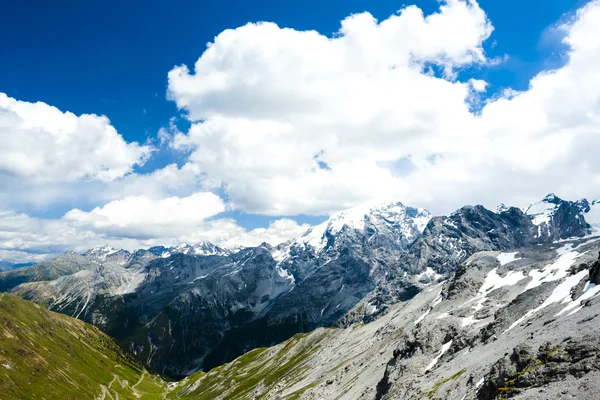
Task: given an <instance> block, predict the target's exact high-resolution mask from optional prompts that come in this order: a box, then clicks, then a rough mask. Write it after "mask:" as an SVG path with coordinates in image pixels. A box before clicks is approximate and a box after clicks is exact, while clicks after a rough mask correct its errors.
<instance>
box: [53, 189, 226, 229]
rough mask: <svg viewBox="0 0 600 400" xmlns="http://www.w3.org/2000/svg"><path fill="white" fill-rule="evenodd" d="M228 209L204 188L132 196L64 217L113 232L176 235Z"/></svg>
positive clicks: (73, 212)
mask: <svg viewBox="0 0 600 400" xmlns="http://www.w3.org/2000/svg"><path fill="white" fill-rule="evenodd" d="M225 210H226V207H225V203H224V202H223V200H222V199H221V198H220V197H219V196H217V195H216V194H214V193H210V192H201V193H194V194H193V195H191V196H188V197H183V198H179V197H169V198H165V199H158V200H156V199H152V198H149V197H146V196H130V197H125V198H124V199H121V200H115V201H112V202H110V203H108V204H105V205H104V206H102V207H96V208H94V209H93V210H92V211H90V212H85V211H81V210H79V209H74V210H71V211H69V212H68V213H67V214H66V215H65V216H64V219H66V220H68V221H71V222H72V223H73V224H75V225H77V226H81V227H85V228H88V229H92V230H94V231H100V232H106V233H107V234H109V235H112V236H123V237H134V238H140V237H144V238H150V237H156V236H158V235H162V236H170V235H177V233H178V232H182V231H185V230H190V229H193V228H194V227H196V226H197V225H199V224H200V223H202V222H203V221H204V220H206V219H207V218H209V217H212V216H214V215H216V214H219V213H221V212H223V211H225Z"/></svg>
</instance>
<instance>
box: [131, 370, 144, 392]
mask: <svg viewBox="0 0 600 400" xmlns="http://www.w3.org/2000/svg"><path fill="white" fill-rule="evenodd" d="M144 375H146V371H145V370H144V372H142V376H140V380H139V381H137V383H136V384H135V385H133V386H132V387H131V391H132V392H133V395H134V396H135V397H142V395H141V394H140V393H139V392H138V391H137V390H136V389H135V387H136V386H137V385H139V384H140V383H142V380H143V379H144Z"/></svg>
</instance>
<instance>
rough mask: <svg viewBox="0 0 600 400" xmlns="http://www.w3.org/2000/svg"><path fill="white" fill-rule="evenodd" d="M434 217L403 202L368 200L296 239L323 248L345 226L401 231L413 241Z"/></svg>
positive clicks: (363, 229)
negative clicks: (374, 201)
mask: <svg viewBox="0 0 600 400" xmlns="http://www.w3.org/2000/svg"><path fill="white" fill-rule="evenodd" d="M431 218H432V215H431V214H430V213H429V212H428V211H427V210H425V209H423V208H414V207H407V206H405V205H404V204H402V203H401V202H395V203H373V202H369V203H364V204H361V205H359V206H356V207H353V208H350V209H347V210H343V211H339V212H337V213H335V214H333V215H332V216H331V217H330V218H329V219H328V220H327V221H325V222H323V223H321V224H319V225H316V226H314V227H312V228H310V229H309V230H308V231H306V233H305V234H304V235H302V237H300V238H299V239H298V241H297V242H301V243H304V244H307V245H309V246H311V247H313V248H314V249H316V250H322V249H323V248H324V247H325V246H326V245H327V242H328V237H331V236H335V235H338V234H339V233H340V232H342V231H344V230H345V229H349V230H355V231H365V230H367V229H374V230H375V231H381V230H390V229H393V230H399V231H400V233H401V234H402V237H403V238H402V240H403V241H404V242H406V243H407V244H410V243H412V241H414V239H416V237H418V236H419V235H420V234H421V233H422V232H423V230H424V229H425V227H426V226H427V223H428V222H429V220H430V219H431Z"/></svg>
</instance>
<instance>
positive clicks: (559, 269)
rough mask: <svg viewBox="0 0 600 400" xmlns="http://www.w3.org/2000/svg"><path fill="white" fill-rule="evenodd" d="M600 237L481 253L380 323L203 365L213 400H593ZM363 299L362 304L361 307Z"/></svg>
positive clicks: (194, 389) (196, 380)
mask: <svg viewBox="0 0 600 400" xmlns="http://www.w3.org/2000/svg"><path fill="white" fill-rule="evenodd" d="M599 252H600V239H598V238H596V239H593V240H592V239H582V240H574V241H566V242H562V243H558V244H547V245H541V246H537V245H536V246H532V247H525V248H521V249H515V250H514V251H512V252H491V251H488V252H481V253H477V254H476V255H474V256H472V257H470V258H469V259H468V260H467V261H466V262H464V263H462V264H461V265H460V267H459V269H458V271H457V272H456V274H455V275H453V277H452V278H451V279H450V280H448V281H447V282H444V283H439V284H432V285H430V286H429V287H427V288H426V289H425V290H423V291H422V292H421V293H419V294H418V295H416V296H415V297H414V298H413V299H411V300H409V301H407V302H402V303H398V304H396V305H394V306H392V307H390V308H389V309H388V311H387V312H386V313H385V314H383V315H381V316H380V317H379V318H378V319H377V320H375V321H373V322H370V323H368V324H360V323H359V324H354V325H352V326H349V327H347V328H333V329H331V328H330V329H322V328H321V329H318V330H316V331H314V332H312V333H310V334H308V335H303V336H295V337H294V338H292V339H290V340H288V341H286V342H284V343H282V344H280V345H277V346H275V347H272V348H269V349H258V350H254V351H252V352H250V353H248V354H246V355H244V356H243V357H241V358H239V359H237V360H235V361H233V362H231V363H229V364H225V365H223V366H221V367H219V368H216V369H214V370H212V371H211V372H210V373H208V374H204V373H197V374H194V375H192V376H190V377H188V378H186V379H184V380H183V381H181V382H179V383H178V384H177V385H176V386H175V387H174V393H179V394H181V395H193V397H194V398H207V399H208V398H211V399H213V398H214V399H229V398H236V399H254V398H261V399H276V398H300V399H365V400H366V399H369V400H376V399H457V400H460V399H482V400H483V399H494V398H522V399H548V398H577V399H594V398H596V394H597V393H598V389H599V388H600V387H599V385H598V377H599V376H600V361H599V360H600V358H599V354H600V336H599V335H598V330H597V325H598V318H599V315H600V297H599V296H598V295H599V294H600V286H596V283H595V282H598V277H599V276H600V260H599V259H598V255H599ZM364 306H365V304H364V303H361V304H359V305H358V306H357V307H356V309H355V310H354V311H355V312H364Z"/></svg>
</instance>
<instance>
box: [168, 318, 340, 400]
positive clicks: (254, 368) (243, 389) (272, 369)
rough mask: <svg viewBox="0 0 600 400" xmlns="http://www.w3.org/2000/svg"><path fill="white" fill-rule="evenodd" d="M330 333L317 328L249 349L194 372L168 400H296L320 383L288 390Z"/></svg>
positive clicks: (304, 370)
mask: <svg viewBox="0 0 600 400" xmlns="http://www.w3.org/2000/svg"><path fill="white" fill-rule="evenodd" d="M330 333H331V330H328V329H319V330H317V331H315V332H313V333H311V334H297V335H296V336H294V337H293V338H291V339H289V340H287V341H285V342H283V343H281V344H280V345H278V346H275V347H271V348H260V349H255V350H252V351H250V352H248V353H246V354H244V355H243V356H241V357H238V358H237V359H235V360H234V361H232V362H231V363H228V364H224V365H222V366H220V367H217V368H214V369H212V370H211V371H210V372H208V373H204V372H198V373H195V374H193V375H191V376H189V377H188V378H186V379H184V380H183V381H181V382H179V383H178V384H177V387H176V388H174V390H173V391H172V392H171V393H170V395H169V398H173V399H177V398H179V399H181V398H182V399H190V400H212V399H239V400H242V399H257V400H259V399H264V398H270V397H269V395H273V394H275V393H277V394H279V395H281V394H282V393H284V392H285V393H286V394H285V395H283V396H282V397H280V398H281V399H287V400H293V399H298V398H299V397H300V395H301V394H302V393H304V392H305V391H306V390H308V389H309V388H310V387H312V386H313V385H316V384H318V383H319V382H313V383H312V384H311V385H309V386H304V387H299V388H297V389H296V390H295V391H290V390H289V388H291V387H293V386H294V385H295V384H296V383H298V382H299V381H300V380H301V379H302V378H303V377H304V376H305V375H306V373H307V372H308V370H309V368H310V367H309V365H308V364H307V361H308V360H309V359H310V357H311V356H312V355H313V354H314V353H315V352H317V351H318V350H319V343H320V342H321V341H322V340H323V339H325V338H326V337H327V336H328V335H329V334H330Z"/></svg>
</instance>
